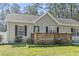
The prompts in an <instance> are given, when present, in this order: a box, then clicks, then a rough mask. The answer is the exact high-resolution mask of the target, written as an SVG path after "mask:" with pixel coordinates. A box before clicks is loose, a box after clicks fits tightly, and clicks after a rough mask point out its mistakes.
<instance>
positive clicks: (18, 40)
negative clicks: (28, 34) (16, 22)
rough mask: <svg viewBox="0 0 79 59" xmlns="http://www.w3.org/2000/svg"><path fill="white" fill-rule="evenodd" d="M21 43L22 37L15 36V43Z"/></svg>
mask: <svg viewBox="0 0 79 59" xmlns="http://www.w3.org/2000/svg"><path fill="white" fill-rule="evenodd" d="M22 42H23V37H22V36H17V37H16V38H15V43H22Z"/></svg>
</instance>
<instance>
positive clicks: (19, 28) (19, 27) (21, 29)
mask: <svg viewBox="0 0 79 59" xmlns="http://www.w3.org/2000/svg"><path fill="white" fill-rule="evenodd" d="M21 27H23V28H21ZM20 31H23V34H20V33H19V32H20ZM17 35H18V36H24V35H25V27H24V26H18V30H17Z"/></svg>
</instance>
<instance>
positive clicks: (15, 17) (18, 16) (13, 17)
mask: <svg viewBox="0 0 79 59" xmlns="http://www.w3.org/2000/svg"><path fill="white" fill-rule="evenodd" d="M38 17H39V16H35V15H24V14H9V15H8V16H7V17H6V19H7V20H8V21H11V20H13V21H16V20H18V21H20V20H21V21H30V22H31V21H34V20H36V19H37V18H38Z"/></svg>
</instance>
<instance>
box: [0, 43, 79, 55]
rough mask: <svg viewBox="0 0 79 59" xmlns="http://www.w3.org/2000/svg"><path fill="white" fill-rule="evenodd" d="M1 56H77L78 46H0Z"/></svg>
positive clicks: (78, 52) (78, 53)
mask: <svg viewBox="0 0 79 59" xmlns="http://www.w3.org/2000/svg"><path fill="white" fill-rule="evenodd" d="M0 55H1V56H72V55H73V56H79V46H51V47H47V46H46V47H45V46H44V47H40V46H33V45H31V46H30V47H29V48H28V47H27V46H26V45H22V44H20V45H0Z"/></svg>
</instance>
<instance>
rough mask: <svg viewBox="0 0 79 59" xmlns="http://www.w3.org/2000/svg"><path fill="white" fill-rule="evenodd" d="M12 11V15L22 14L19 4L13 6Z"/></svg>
mask: <svg viewBox="0 0 79 59" xmlns="http://www.w3.org/2000/svg"><path fill="white" fill-rule="evenodd" d="M10 10H11V13H20V6H19V5H18V4H12V5H11V8H10Z"/></svg>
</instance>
